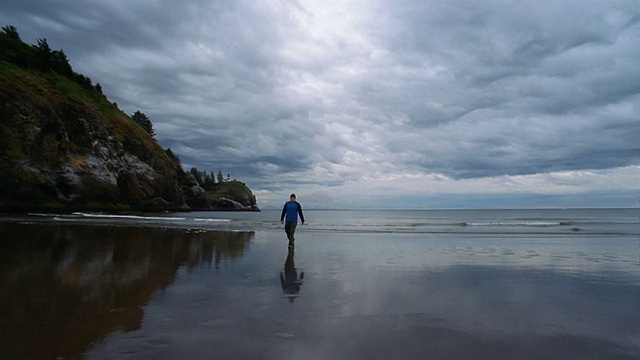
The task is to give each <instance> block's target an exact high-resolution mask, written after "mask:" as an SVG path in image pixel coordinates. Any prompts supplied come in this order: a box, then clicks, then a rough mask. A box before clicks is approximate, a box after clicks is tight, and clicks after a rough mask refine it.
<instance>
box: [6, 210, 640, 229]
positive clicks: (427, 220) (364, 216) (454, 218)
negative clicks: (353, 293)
mask: <svg viewBox="0 0 640 360" xmlns="http://www.w3.org/2000/svg"><path fill="white" fill-rule="evenodd" d="M305 216H306V220H307V223H306V225H305V226H306V227H305V231H313V232H338V233H418V234H438V233H442V234H491V235H500V234H507V235H516V234H521V235H533V234H567V235H569V234H574V235H640V220H639V219H640V217H639V216H640V212H639V211H638V209H631V208H627V209H525V210H523V209H517V210H377V211H376V210H306V211H305ZM279 218H280V212H279V211H275V210H270V211H262V212H191V213H166V214H155V213H154V214H139V213H136V214H102V213H88V212H77V213H73V214H40V213H31V214H28V215H25V216H7V217H4V218H0V221H12V222H23V223H48V222H54V223H69V224H102V225H142V226H153V227H166V228H191V229H206V230H231V231H236V230H240V231H260V230H265V229H277V228H279V227H280V223H279Z"/></svg>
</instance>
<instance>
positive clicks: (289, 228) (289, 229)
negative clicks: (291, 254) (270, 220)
mask: <svg viewBox="0 0 640 360" xmlns="http://www.w3.org/2000/svg"><path fill="white" fill-rule="evenodd" d="M296 225H297V224H296V223H294V222H286V223H285V224H284V231H285V232H286V233H287V239H289V245H293V242H294V241H295V238H294V237H293V234H294V233H295V232H296Z"/></svg>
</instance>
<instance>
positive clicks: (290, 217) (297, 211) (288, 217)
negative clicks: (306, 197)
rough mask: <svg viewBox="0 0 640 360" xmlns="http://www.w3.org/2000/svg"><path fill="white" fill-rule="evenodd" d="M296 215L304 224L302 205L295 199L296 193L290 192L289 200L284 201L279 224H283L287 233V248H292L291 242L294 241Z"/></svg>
mask: <svg viewBox="0 0 640 360" xmlns="http://www.w3.org/2000/svg"><path fill="white" fill-rule="evenodd" d="M298 215H300V220H301V221H302V225H304V214H302V205H300V203H299V202H297V201H296V194H291V195H290V196H289V201H287V202H286V203H284V207H282V214H280V224H284V232H285V233H287V239H289V248H293V242H294V241H295V238H294V237H293V234H295V232H296V226H297V225H298Z"/></svg>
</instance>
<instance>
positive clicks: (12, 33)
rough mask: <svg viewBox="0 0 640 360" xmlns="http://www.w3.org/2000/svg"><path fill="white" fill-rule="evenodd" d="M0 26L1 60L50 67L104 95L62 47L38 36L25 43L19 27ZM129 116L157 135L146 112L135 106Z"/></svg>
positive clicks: (99, 87)
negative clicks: (57, 47)
mask: <svg viewBox="0 0 640 360" xmlns="http://www.w3.org/2000/svg"><path fill="white" fill-rule="evenodd" d="M2 30H3V32H2V33H0V49H1V50H2V51H0V60H5V61H8V62H10V63H12V64H15V65H18V66H20V67H23V68H30V69H34V70H37V71H53V72H55V73H57V74H59V75H61V76H64V77H66V78H68V79H70V80H72V81H74V82H76V83H78V84H80V85H81V86H82V87H84V88H86V89H89V90H92V91H97V92H98V93H100V95H102V96H104V94H103V93H102V86H100V84H96V85H95V86H93V85H92V83H91V79H90V78H89V77H87V76H84V75H82V74H78V73H76V72H74V71H73V68H72V67H71V64H70V63H69V59H68V58H67V55H66V54H65V53H64V50H62V49H60V50H53V49H52V48H51V46H49V43H48V42H47V39H37V43H36V44H35V45H31V46H28V45H26V44H25V43H24V42H23V41H22V39H21V38H20V34H19V33H18V29H16V27H15V26H12V25H6V26H3V27H2ZM114 105H115V104H114ZM116 106H117V105H116ZM130 117H131V120H133V121H134V122H135V123H136V124H138V125H140V126H141V127H142V128H143V129H144V130H145V131H146V132H148V133H149V134H150V135H151V136H155V135H156V134H155V131H154V130H153V124H152V123H151V120H150V119H149V117H148V116H147V115H146V114H144V113H142V112H140V111H139V110H138V111H136V112H135V113H133V114H131V115H130Z"/></svg>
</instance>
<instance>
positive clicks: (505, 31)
mask: <svg viewBox="0 0 640 360" xmlns="http://www.w3.org/2000/svg"><path fill="white" fill-rule="evenodd" d="M639 12H640V1H638V0H600V1H597V0H575V1H573V0H559V1H546V0H542V1H541V0H514V1H509V0H475V1H472V0H468V1H459V0H451V1H440V0H437V1H436V0H394V1H379V0H367V1H364V0H350V1H339V0H323V1H311V0H299V1H296V0H282V1H280V0H262V1H255V0H254V1H242V0H220V1H204V0H193V1H173V0H109V1H104V0H100V1H97V0H83V1H80V0H75V1H73V0H55V1H52V0H47V1H44V0H38V1H36V0H21V1H3V2H2V3H0V23H1V24H2V25H3V26H4V25H13V26H15V27H16V28H17V30H18V33H19V34H20V36H21V38H22V40H23V41H24V42H26V43H29V44H35V43H36V42H37V39H41V38H46V39H47V42H48V43H49V45H50V46H51V48H52V49H62V50H63V51H64V52H65V53H66V55H67V57H68V58H69V61H70V63H71V65H72V67H73V69H74V71H76V72H78V73H81V74H83V75H85V76H88V77H89V78H91V80H92V81H93V83H94V84H95V83H99V84H100V85H101V87H102V89H103V92H104V93H105V95H106V96H107V97H108V98H109V100H110V101H112V102H115V103H117V104H118V106H119V107H120V109H122V110H123V111H125V112H126V113H128V114H132V113H134V112H135V111H137V110H139V111H141V112H143V113H145V114H146V115H148V116H149V118H150V119H151V121H152V123H153V127H154V130H155V132H156V139H157V140H158V142H159V143H160V145H162V147H164V148H170V149H171V150H172V151H173V152H174V153H175V154H177V155H178V156H179V157H180V159H181V161H182V164H183V166H184V168H185V170H189V169H190V168H192V167H196V168H198V169H199V170H204V171H213V172H214V173H217V172H218V171H219V170H220V171H222V172H223V173H224V174H225V176H226V174H230V176H231V178H234V179H238V180H241V181H243V182H245V183H246V184H247V186H249V187H250V188H251V189H252V190H253V192H254V194H255V195H256V196H257V199H258V205H259V206H260V207H261V208H263V209H268V208H280V207H281V206H282V204H283V203H284V202H285V201H287V200H288V197H289V194H290V193H291V192H295V193H296V194H298V200H299V201H300V202H301V203H302V204H303V207H304V208H329V209H333V208H340V209H375V208H385V209H386V208H388V209H431V208H505V207H506V208H523V207H636V206H638V201H639V199H640V184H639V181H638V179H640V116H639V115H640V40H639V39H640V15H639Z"/></svg>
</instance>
